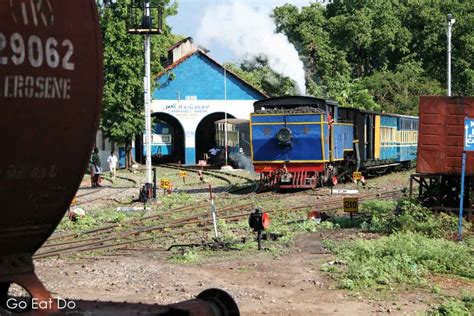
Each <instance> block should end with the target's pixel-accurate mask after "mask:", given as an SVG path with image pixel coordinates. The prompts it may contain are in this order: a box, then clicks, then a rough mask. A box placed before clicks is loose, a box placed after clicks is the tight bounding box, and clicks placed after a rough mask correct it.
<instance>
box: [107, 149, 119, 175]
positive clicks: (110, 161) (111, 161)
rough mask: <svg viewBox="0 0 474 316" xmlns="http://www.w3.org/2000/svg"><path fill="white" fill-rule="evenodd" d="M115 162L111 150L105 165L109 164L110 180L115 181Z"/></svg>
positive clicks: (115, 158)
mask: <svg viewBox="0 0 474 316" xmlns="http://www.w3.org/2000/svg"><path fill="white" fill-rule="evenodd" d="M117 161H118V159H117V156H115V154H114V151H113V150H112V151H111V152H110V155H109V157H107V163H108V164H109V170H110V176H111V177H112V179H115V175H116V172H117Z"/></svg>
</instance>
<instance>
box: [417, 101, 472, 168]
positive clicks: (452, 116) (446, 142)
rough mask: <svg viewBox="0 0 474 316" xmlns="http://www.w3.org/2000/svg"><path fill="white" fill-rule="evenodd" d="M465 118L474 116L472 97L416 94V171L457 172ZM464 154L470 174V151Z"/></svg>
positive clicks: (459, 166)
mask: <svg viewBox="0 0 474 316" xmlns="http://www.w3.org/2000/svg"><path fill="white" fill-rule="evenodd" d="M465 117H471V118H474V97H466V98H458V97H432V96H429V97H428V96H422V97H420V128H419V136H418V158H417V166H416V171H417V172H418V173H427V174H452V175H458V174H459V175H460V174H461V162H462V159H461V156H462V151H463V139H464V118H465ZM467 157H468V160H467V163H466V174H468V175H474V153H468V155H467Z"/></svg>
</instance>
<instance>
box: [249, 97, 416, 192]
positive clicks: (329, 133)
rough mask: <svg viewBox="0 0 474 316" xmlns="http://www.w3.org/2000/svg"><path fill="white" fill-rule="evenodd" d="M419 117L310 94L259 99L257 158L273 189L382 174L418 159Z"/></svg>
mask: <svg viewBox="0 0 474 316" xmlns="http://www.w3.org/2000/svg"><path fill="white" fill-rule="evenodd" d="M417 140H418V117H415V116H406V115H396V114H386V113H377V112H372V111H366V110H359V109H355V108H343V107H339V106H338V103H337V102H335V101H332V100H325V99H321V98H314V97H306V96H290V97H277V98H269V99H265V100H261V101H257V102H255V103H254V113H252V114H251V116H250V143H251V158H252V162H253V165H254V169H255V171H256V172H257V173H259V174H260V180H261V183H262V184H263V185H264V186H268V187H272V188H282V189H285V188H314V187H316V186H318V185H323V184H327V183H329V184H333V185H335V184H337V182H338V181H340V180H348V179H351V178H352V175H353V172H354V171H360V172H362V173H364V174H380V173H384V172H386V171H387V170H389V169H392V168H396V167H409V166H411V165H412V164H413V163H414V161H415V160H416V154H417Z"/></svg>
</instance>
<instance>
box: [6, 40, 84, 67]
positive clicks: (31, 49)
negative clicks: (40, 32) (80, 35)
mask: <svg viewBox="0 0 474 316" xmlns="http://www.w3.org/2000/svg"><path fill="white" fill-rule="evenodd" d="M9 42H10V45H9V47H8V39H7V37H6V36H5V35H4V34H3V33H0V66H1V65H7V64H8V62H9V60H11V62H12V63H13V64H14V65H15V66H19V65H22V64H23V63H24V62H25V59H26V57H28V61H29V63H30V65H31V66H32V67H34V68H39V67H41V66H43V64H46V65H47V66H48V67H50V68H53V69H55V68H57V67H58V66H59V65H60V64H61V67H62V68H63V69H65V70H69V71H73V70H74V68H75V65H74V63H73V62H72V61H71V57H72V55H73V54H74V45H73V44H72V42H71V41H70V40H69V39H65V40H63V41H62V42H61V47H63V48H65V49H66V52H65V53H64V56H63V57H62V59H61V56H60V53H59V52H58V49H57V47H58V41H57V40H56V39H55V38H53V37H50V38H48V39H47V40H46V42H45V43H44V44H43V41H42V40H41V38H39V37H38V36H36V35H31V36H29V37H28V41H27V43H26V45H25V40H24V39H23V36H22V35H21V34H19V33H13V34H12V35H11V36H10V41H9ZM8 48H10V50H11V55H10V57H8V53H7V49H8ZM45 61H46V63H45Z"/></svg>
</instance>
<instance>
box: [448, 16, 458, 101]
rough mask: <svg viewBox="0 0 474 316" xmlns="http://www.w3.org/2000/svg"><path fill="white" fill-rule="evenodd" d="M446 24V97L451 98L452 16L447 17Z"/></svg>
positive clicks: (453, 21)
mask: <svg viewBox="0 0 474 316" xmlns="http://www.w3.org/2000/svg"><path fill="white" fill-rule="evenodd" d="M447 22H448V34H447V35H448V67H447V69H448V76H447V77H448V78H447V81H448V97H450V96H451V28H452V26H453V24H454V23H455V22H456V20H455V19H453V15H452V14H451V13H450V14H448V15H447Z"/></svg>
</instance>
